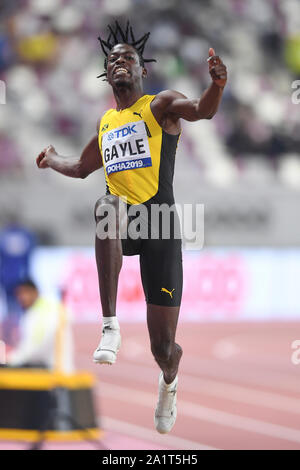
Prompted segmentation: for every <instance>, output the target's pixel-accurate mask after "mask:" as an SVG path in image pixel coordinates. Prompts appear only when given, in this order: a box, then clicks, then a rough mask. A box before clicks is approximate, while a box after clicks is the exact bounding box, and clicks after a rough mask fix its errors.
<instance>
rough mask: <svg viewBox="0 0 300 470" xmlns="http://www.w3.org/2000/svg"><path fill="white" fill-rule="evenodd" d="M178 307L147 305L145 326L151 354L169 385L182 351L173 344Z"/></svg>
mask: <svg viewBox="0 0 300 470" xmlns="http://www.w3.org/2000/svg"><path fill="white" fill-rule="evenodd" d="M179 309H180V307H162V306H160V305H152V304H148V305H147V324H148V330H149V336H150V342H151V351H152V354H153V356H154V358H155V360H156V362H157V364H158V365H159V367H160V368H161V370H162V371H163V374H164V380H165V382H166V383H167V384H170V383H171V382H173V380H174V379H175V377H176V375H177V372H178V366H179V362H180V359H181V356H182V349H181V347H180V346H179V344H176V343H175V334H176V328H177V321H178V315H179Z"/></svg>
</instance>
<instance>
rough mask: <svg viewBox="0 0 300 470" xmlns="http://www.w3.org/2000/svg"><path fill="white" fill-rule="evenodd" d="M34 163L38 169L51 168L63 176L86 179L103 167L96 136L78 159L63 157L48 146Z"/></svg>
mask: <svg viewBox="0 0 300 470" xmlns="http://www.w3.org/2000/svg"><path fill="white" fill-rule="evenodd" d="M36 163H37V166H38V167H39V168H52V169H53V170H55V171H57V172H59V173H61V174H63V175H65V176H70V177H72V178H86V177H87V176H88V175H89V174H91V173H93V172H94V171H95V170H98V169H99V168H101V167H102V166H103V163H102V157H101V153H100V149H99V144H98V136H97V135H95V136H94V137H93V138H92V139H91V140H90V142H89V143H88V144H87V145H86V147H85V148H84V149H83V151H82V153H81V156H80V157H79V158H74V157H63V156H61V155H59V154H58V153H57V152H56V151H55V149H54V147H52V145H50V146H49V147H47V148H46V149H44V150H43V151H42V152H41V153H40V154H39V156H38V157H37V159H36Z"/></svg>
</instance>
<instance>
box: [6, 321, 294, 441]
mask: <svg viewBox="0 0 300 470" xmlns="http://www.w3.org/2000/svg"><path fill="white" fill-rule="evenodd" d="M121 333H122V347H121V350H120V352H119V355H118V360H117V363H116V364H114V365H113V366H107V365H102V366H99V365H95V364H93V362H92V353H93V350H94V349H95V347H96V346H97V345H98V342H99V340H100V324H99V325H80V326H77V327H76V328H75V346H76V363H77V368H78V369H81V370H82V369H85V370H89V371H91V372H92V373H93V374H94V375H95V376H96V377H97V385H96V387H95V390H94V393H95V395H94V396H95V403H96V407H97V413H98V416H99V419H100V425H101V427H102V429H104V430H105V436H104V438H103V440H102V444H103V446H104V447H105V448H108V449H204V448H214V449H300V394H299V390H300V365H298V366H297V365H294V364H292V362H291V355H292V352H293V350H292V349H291V344H292V342H293V341H294V340H295V339H300V324H292V323H267V324H266V323H247V324H246V323H243V324H237V323H235V324H197V325H195V324H179V326H178V334H177V342H179V344H181V346H182V347H183V351H184V355H183V359H182V362H181V366H180V373H179V388H178V418H177V422H176V424H175V426H174V428H173V430H172V432H171V433H170V434H168V435H160V434H158V433H157V432H156V431H155V429H154V424H153V414H154V409H155V405H156V399H157V385H158V374H159V369H158V366H157V365H156V364H155V362H154V360H153V358H152V355H151V352H150V347H149V339H148V333H147V327H146V325H145V324H144V325H137V324H135V325H128V324H127V325H121ZM11 446H13V444H8V443H1V444H0V449H1V448H2V449H4V448H9V447H10V448H11ZM22 447H23V448H24V445H23V446H22ZM14 448H16V447H15V446H14ZM46 448H52V449H54V448H57V449H61V448H73V449H74V448H78V449H82V448H85V449H87V448H89V449H91V448H92V447H91V445H90V444H76V445H70V444H66V445H62V444H57V445H56V444H47V446H46Z"/></svg>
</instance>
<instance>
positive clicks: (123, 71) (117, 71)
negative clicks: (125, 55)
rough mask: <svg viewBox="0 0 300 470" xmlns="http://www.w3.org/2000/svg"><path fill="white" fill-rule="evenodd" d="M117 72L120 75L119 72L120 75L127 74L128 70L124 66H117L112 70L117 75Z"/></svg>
mask: <svg viewBox="0 0 300 470" xmlns="http://www.w3.org/2000/svg"><path fill="white" fill-rule="evenodd" d="M117 74H118V75H119V74H120V75H121V74H122V75H123V74H128V75H129V72H128V70H127V69H125V68H124V67H119V68H117V70H116V71H115V72H114V75H117Z"/></svg>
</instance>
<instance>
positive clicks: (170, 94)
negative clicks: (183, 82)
mask: <svg viewBox="0 0 300 470" xmlns="http://www.w3.org/2000/svg"><path fill="white" fill-rule="evenodd" d="M181 98H186V96H185V95H184V94H183V93H180V92H179V91H176V90H163V91H161V92H160V93H158V94H157V95H156V96H155V98H154V100H153V101H152V103H153V105H154V106H158V107H159V106H162V107H166V106H168V105H169V104H170V103H172V102H173V101H174V100H176V99H181Z"/></svg>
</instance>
